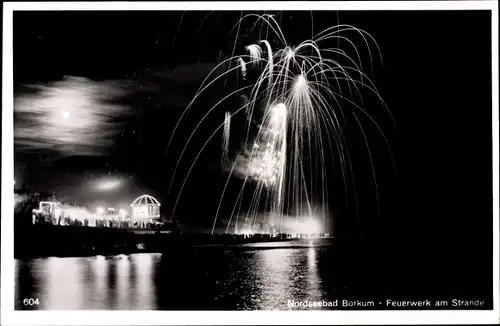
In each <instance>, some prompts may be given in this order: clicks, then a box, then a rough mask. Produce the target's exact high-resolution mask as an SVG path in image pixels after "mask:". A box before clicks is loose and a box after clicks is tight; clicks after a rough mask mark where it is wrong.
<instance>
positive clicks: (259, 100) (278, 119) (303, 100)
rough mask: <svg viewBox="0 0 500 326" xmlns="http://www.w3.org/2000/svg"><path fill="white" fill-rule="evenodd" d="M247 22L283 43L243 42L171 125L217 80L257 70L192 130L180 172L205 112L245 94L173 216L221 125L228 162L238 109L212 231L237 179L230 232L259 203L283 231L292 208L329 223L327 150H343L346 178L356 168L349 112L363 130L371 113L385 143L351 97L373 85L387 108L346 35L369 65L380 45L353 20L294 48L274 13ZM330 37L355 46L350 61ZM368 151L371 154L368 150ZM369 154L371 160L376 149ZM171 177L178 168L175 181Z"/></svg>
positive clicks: (303, 217)
mask: <svg viewBox="0 0 500 326" xmlns="http://www.w3.org/2000/svg"><path fill="white" fill-rule="evenodd" d="M247 19H255V20H256V21H257V22H262V23H264V24H266V26H267V29H268V30H269V31H271V32H272V33H273V34H274V35H275V36H276V38H278V39H279V41H280V43H281V44H279V45H278V46H277V47H275V49H276V50H274V51H273V48H272V46H271V43H270V42H269V41H267V40H261V41H259V42H258V44H250V45H248V46H246V47H245V49H246V51H247V52H248V54H247V55H240V56H234V57H231V58H228V59H226V60H224V61H223V62H221V63H220V64H219V66H217V67H216V68H215V69H214V71H213V72H212V73H211V74H209V76H207V78H206V79H205V81H204V82H203V83H202V85H201V86H200V89H199V91H198V92H197V94H196V95H195V97H194V99H193V101H192V102H191V103H190V105H189V106H188V107H187V109H186V110H185V111H184V112H183V114H182V116H181V119H180V120H179V122H178V123H177V125H176V128H175V129H174V133H173V135H172V138H173V136H174V134H175V130H176V129H177V126H178V125H179V123H180V121H181V120H182V119H183V118H184V116H185V115H187V114H188V112H189V110H190V109H191V107H192V105H193V103H194V102H195V101H196V99H197V98H198V97H199V96H200V95H201V94H202V93H203V92H205V91H206V90H207V89H209V88H210V86H211V85H212V84H213V83H214V82H215V81H217V80H219V79H221V78H226V79H227V78H228V76H229V74H230V73H234V72H235V71H239V72H240V73H241V76H242V78H243V79H244V80H247V79H248V70H249V69H253V70H255V71H257V72H258V77H257V79H256V81H255V82H251V83H250V84H249V85H245V86H242V87H240V88H238V89H237V90H236V91H234V92H232V93H231V94H229V95H227V96H226V97H224V98H223V99H221V100H220V101H219V102H218V103H217V104H216V105H214V106H213V107H212V108H211V109H210V110H208V112H207V113H206V114H205V116H204V117H203V118H202V119H201V120H200V122H199V123H198V125H197V126H196V128H195V129H194V131H193V132H192V134H191V136H190V137H189V139H188V141H187V142H186V144H185V146H184V149H183V151H182V153H181V155H180V156H179V159H178V161H177V165H176V169H177V167H178V166H179V164H180V162H181V159H182V156H183V154H184V152H185V150H186V148H187V146H188V144H189V142H190V140H191V139H192V138H193V137H194V135H195V133H196V131H197V129H198V127H199V126H200V124H201V123H202V122H203V121H204V120H205V119H206V117H207V116H208V115H209V114H210V113H212V112H213V111H214V110H215V109H216V108H218V107H219V106H220V105H221V103H223V102H224V101H226V100H227V99H228V98H230V97H232V96H234V95H240V96H243V97H244V98H245V99H246V100H245V104H244V105H242V106H241V107H240V108H238V109H237V110H236V111H235V112H233V113H232V114H229V113H228V112H226V115H225V120H224V122H223V123H221V125H219V126H218V128H216V130H215V131H214V133H213V134H212V135H211V136H210V137H209V139H207V142H206V143H205V144H204V145H203V146H202V148H201V149H200V152H199V153H198V155H197V156H196V158H195V160H194V161H193V162H192V163H191V166H190V169H189V171H188V175H187V176H186V178H185V179H184V180H183V183H182V186H181V189H180V192H179V193H178V195H177V198H176V201H175V205H174V208H173V213H175V209H176V206H177V204H178V201H179V198H180V195H181V193H182V190H183V189H184V186H185V184H186V181H187V178H188V177H189V174H190V173H191V170H192V168H193V167H194V164H195V163H196V160H197V159H198V157H199V156H200V154H201V151H203V150H204V149H205V147H206V145H207V144H208V142H209V141H210V140H211V139H212V138H213V137H214V136H215V134H216V133H217V132H218V131H219V130H220V129H221V128H222V127H223V162H226V159H227V155H228V141H229V125H230V120H231V117H232V116H234V115H236V114H238V113H240V112H245V113H246V115H247V124H246V129H247V132H246V137H245V140H244V142H243V146H242V148H243V149H242V150H241V153H240V154H239V155H237V156H236V159H235V160H234V162H233V164H232V165H231V166H230V168H228V172H229V175H228V179H227V181H226V183H225V187H224V190H223V192H222V195H221V198H220V203H219V206H218V209H217V212H216V215H215V217H214V221H213V228H212V232H214V230H215V226H216V223H217V219H218V215H219V211H220V208H221V205H222V202H223V199H224V196H225V193H226V189H227V186H228V184H229V181H230V179H231V178H232V177H233V176H237V177H240V178H241V179H243V186H242V187H241V189H240V192H239V194H238V199H237V200H236V203H235V204H234V207H233V210H232V214H231V216H230V220H229V222H228V224H227V226H226V232H228V231H229V228H230V226H231V222H232V218H233V216H234V217H235V218H236V224H235V229H236V228H237V223H238V219H239V218H240V216H242V217H243V216H244V218H245V223H244V224H245V225H253V223H255V220H256V218H257V216H258V210H259V205H260V204H261V203H262V202H265V203H266V204H267V205H266V207H268V211H269V214H268V215H267V217H266V219H267V221H268V222H269V223H271V224H273V225H276V226H277V227H278V231H279V232H281V231H282V230H283V220H284V219H283V217H284V216H285V215H286V214H287V212H288V211H291V210H292V211H293V212H294V215H295V216H296V218H297V221H298V222H301V221H307V220H309V219H310V218H312V217H313V215H316V214H318V215H319V216H320V218H321V219H322V220H321V223H323V225H324V222H325V221H324V219H325V217H326V215H327V211H326V210H327V207H328V205H327V201H328V185H327V183H326V180H327V177H326V166H327V165H326V162H327V160H333V161H335V159H334V157H333V154H332V150H330V151H328V148H331V149H335V151H336V152H337V153H338V155H339V157H340V159H339V163H340V164H339V166H340V173H341V174H342V176H344V177H346V176H348V174H349V173H352V166H351V163H350V159H349V155H348V151H347V147H346V139H345V137H344V134H343V130H342V124H343V123H345V122H346V116H347V114H351V115H352V116H353V117H354V118H355V121H356V122H358V123H359V124H360V127H361V122H360V120H359V118H358V115H359V114H361V115H364V116H365V117H367V118H368V119H369V120H370V121H371V122H373V124H374V125H375V126H376V127H377V128H378V129H379V131H380V132H381V134H382V136H383V137H384V140H385V141H386V143H387V145H388V142H387V139H386V138H385V136H384V134H383V133H382V130H381V128H380V127H379V126H378V124H377V123H376V122H375V121H374V120H373V119H372V118H371V117H370V115H369V114H368V112H366V111H365V109H364V108H363V105H362V100H361V103H360V104H358V103H356V102H355V101H354V100H353V99H352V98H356V97H357V98H360V99H361V88H364V89H368V90H369V91H371V92H372V93H373V94H375V96H376V97H377V98H378V99H379V100H380V102H381V103H382V105H383V106H384V108H385V109H387V107H386V106H385V103H384V102H383V100H382V99H381V97H380V96H379V94H378V92H377V90H376V88H375V86H374V85H373V83H372V82H371V81H370V79H369V78H368V77H367V76H366V75H365V74H364V73H363V67H362V64H361V59H360V52H359V51H358V48H357V47H356V45H355V43H354V42H353V41H352V40H351V39H350V38H348V37H346V36H344V35H343V34H345V33H349V32H350V33H354V34H356V35H358V36H360V37H361V39H362V41H363V44H364V45H366V47H367V48H368V52H369V57H370V63H372V53H371V51H370V46H369V42H371V43H373V44H375V46H376V48H377V52H378V53H380V50H379V48H378V45H377V43H376V42H375V40H374V39H373V38H372V37H371V36H370V34H368V33H367V32H365V31H362V30H359V29H357V28H355V27H353V26H350V25H338V26H334V27H331V28H328V29H326V30H324V31H323V32H320V33H319V34H317V35H316V36H315V37H313V39H311V40H307V41H304V42H302V43H300V44H299V45H298V46H296V47H291V46H289V45H288V44H287V42H286V39H285V36H284V35H283V33H282V31H281V29H280V27H279V25H278V23H277V21H276V20H275V19H274V18H273V16H271V15H257V14H249V15H246V16H244V17H242V18H241V19H240V21H239V22H238V24H237V29H238V31H239V29H240V25H241V24H242V22H243V21H245V20H247ZM257 22H256V23H255V24H257ZM331 40H341V41H344V42H345V43H346V44H348V45H349V46H350V47H351V48H352V49H353V50H354V52H355V54H356V57H355V58H351V57H350V56H349V55H348V54H347V53H346V51H344V50H343V49H340V48H338V47H337V48H321V47H320V44H321V43H323V42H327V41H331ZM332 57H335V58H336V59H333V58H332ZM340 59H342V61H343V62H347V64H346V63H343V64H341V63H340V61H341V60H340ZM233 62H237V63H238V64H237V66H236V67H231V66H230V64H231V63H233ZM223 66H229V69H227V71H226V72H225V73H222V74H220V75H218V76H217V77H215V78H213V76H214V75H215V74H216V73H215V71H216V70H220V67H223ZM210 78H213V80H211V81H210V82H209V80H210ZM341 85H347V90H348V92H347V94H346V93H345V92H343V87H342V86H341ZM242 94H243V95H242ZM345 102H347V103H348V104H349V106H350V107H351V108H352V109H351V110H344V109H343V105H342V104H343V103H345ZM387 112H388V110H387ZM391 118H392V117H391ZM255 120H258V121H260V124H259V125H258V126H256V129H257V133H256V136H251V130H254V129H255V126H254V125H253V123H252V122H253V121H255ZM363 135H364V134H363ZM172 138H171V139H170V142H171V141H172ZM365 140H366V137H365ZM170 142H169V145H170ZM367 146H368V145H367ZM167 150H168V148H167ZM368 151H370V150H369V148H368ZM328 152H330V156H329V155H327V154H328ZM369 153H370V152H369ZM369 155H370V159H371V154H369ZM391 155H392V154H391ZM306 161H307V162H308V164H309V166H310V168H309V169H306V168H305V165H306V163H305V162H306ZM311 167H313V168H311ZM372 169H373V163H372ZM174 177H175V171H174V176H173V177H172V180H173V179H174ZM373 177H374V184H375V188H376V187H377V182H376V178H375V174H373ZM318 180H319V181H318ZM250 185H251V186H252V187H253V188H252V189H254V190H253V196H252V198H251V201H250V204H249V205H248V207H247V208H246V212H245V211H242V209H241V200H242V197H243V195H244V190H245V188H248V186H250ZM344 186H345V187H347V184H346V183H344ZM346 190H347V188H346ZM169 191H170V189H169ZM376 191H377V189H376ZM346 192H347V191H346ZM317 204H320V205H321V207H323V208H322V209H321V210H322V211H321V212H318V213H316V209H315V208H314V209H313V208H312V207H314V206H316V205H317ZM286 211H287V212H286Z"/></svg>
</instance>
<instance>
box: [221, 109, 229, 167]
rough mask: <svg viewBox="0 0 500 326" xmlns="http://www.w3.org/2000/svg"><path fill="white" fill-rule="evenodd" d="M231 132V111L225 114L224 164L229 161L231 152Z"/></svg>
mask: <svg viewBox="0 0 500 326" xmlns="http://www.w3.org/2000/svg"><path fill="white" fill-rule="evenodd" d="M230 133H231V113H229V112H226V113H225V115H224V134H223V138H222V165H223V166H224V165H225V164H226V161H227V156H228V153H229V136H230Z"/></svg>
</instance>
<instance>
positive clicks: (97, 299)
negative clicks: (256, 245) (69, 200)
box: [15, 247, 327, 310]
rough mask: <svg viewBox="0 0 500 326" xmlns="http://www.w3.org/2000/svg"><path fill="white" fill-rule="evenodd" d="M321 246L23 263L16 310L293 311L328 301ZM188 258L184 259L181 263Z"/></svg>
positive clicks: (18, 268) (19, 264) (19, 262)
mask: <svg viewBox="0 0 500 326" xmlns="http://www.w3.org/2000/svg"><path fill="white" fill-rule="evenodd" d="M319 250H322V248H319V247H304V248H296V247H293V248H277V249H274V248H273V249H266V250H239V251H234V250H224V249H222V250H221V249H216V250H207V249H205V250H198V251H194V252H189V253H182V254H178V255H169V254H163V255H162V254H132V255H119V256H111V257H103V256H97V257H90V258H85V257H78V258H45V259H33V260H26V261H24V260H16V262H15V264H16V266H15V267H16V277H17V279H16V309H27V307H25V306H23V299H24V298H39V299H40V306H38V307H36V308H38V309H89V310H97V309H106V310H115V309H121V310H131V309H140V310H153V309H175V310H177V309H196V310H198V309H201V310H213V309H263V310H274V309H289V307H288V306H287V302H288V300H292V299H293V300H322V299H327V298H326V296H327V294H326V293H325V291H324V290H323V289H322V282H321V277H320V276H319V273H318V266H317V265H318V251H319ZM180 256H182V257H180Z"/></svg>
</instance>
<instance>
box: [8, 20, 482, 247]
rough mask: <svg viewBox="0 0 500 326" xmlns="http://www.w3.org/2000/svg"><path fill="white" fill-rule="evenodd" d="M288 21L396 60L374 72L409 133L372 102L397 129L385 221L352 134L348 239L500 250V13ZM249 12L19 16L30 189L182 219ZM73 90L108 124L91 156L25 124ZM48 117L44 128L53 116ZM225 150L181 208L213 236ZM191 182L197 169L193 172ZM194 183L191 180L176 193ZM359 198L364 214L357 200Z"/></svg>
mask: <svg viewBox="0 0 500 326" xmlns="http://www.w3.org/2000/svg"><path fill="white" fill-rule="evenodd" d="M273 14H276V15H277V16H276V17H277V19H278V21H280V22H281V27H282V30H283V32H284V34H285V35H286V36H287V38H288V39H289V41H290V43H292V44H298V43H299V42H300V41H302V40H304V39H307V38H310V37H311V35H312V34H313V33H312V31H311V26H314V32H315V33H317V32H319V31H321V30H323V29H325V28H327V27H329V26H332V25H335V24H337V23H339V22H340V23H342V24H350V25H354V26H356V27H358V28H361V29H364V30H365V31H367V32H368V33H370V34H371V35H372V36H373V37H374V38H375V40H376V41H377V42H378V45H379V47H380V51H381V54H382V58H383V64H382V63H381V62H380V60H378V59H377V57H376V56H375V57H374V61H373V67H372V69H371V70H370V68H369V66H370V65H369V61H367V56H366V55H367V53H366V52H363V53H362V55H363V57H364V59H363V60H364V61H363V62H364V64H365V65H366V67H368V68H367V69H366V70H365V72H366V73H367V74H368V76H369V77H370V78H371V79H372V80H373V82H374V84H375V86H376V87H377V88H378V90H379V92H380V95H381V96H382V98H383V99H384V101H385V102H386V103H387V105H388V107H389V109H390V110H391V112H392V115H393V117H394V121H395V125H393V124H392V121H391V119H390V116H389V115H388V114H387V113H384V112H383V111H382V110H381V106H380V103H379V102H378V101H376V99H374V98H367V100H366V102H365V107H366V108H367V110H370V113H371V114H372V115H373V117H374V119H375V120H376V121H377V122H378V123H379V124H380V126H381V128H382V129H383V131H384V134H385V135H386V137H387V139H388V141H389V143H390V146H391V149H392V152H393V154H394V163H395V167H396V169H395V170H394V169H393V165H392V163H393V162H392V161H391V156H390V152H389V151H388V148H387V146H386V144H385V143H384V141H383V138H381V137H380V134H379V133H378V130H377V129H376V128H375V127H374V126H373V125H370V123H369V121H364V122H363V126H365V132H366V134H367V137H368V139H369V142H370V149H371V154H372V159H373V163H374V169H375V172H376V178H377V186H378V196H379V201H378V203H379V205H380V206H379V209H380V213H378V211H377V201H376V195H375V187H374V182H373V175H372V172H371V165H370V163H369V162H370V161H369V157H368V156H367V151H366V146H365V145H364V141H363V138H362V136H361V134H360V132H359V128H358V127H357V126H356V125H354V124H349V125H347V126H346V129H345V132H346V135H347V137H348V139H349V148H350V153H351V158H352V162H353V174H354V178H355V182H354V183H352V180H351V181H350V182H351V184H350V185H349V187H348V189H347V194H346V191H345V188H344V183H343V182H344V180H342V178H339V177H338V176H337V177H336V178H334V176H335V173H333V172H331V171H333V167H332V169H331V171H330V172H331V173H329V176H331V184H332V187H331V191H330V194H329V197H330V198H329V199H330V201H331V202H332V203H333V204H332V207H331V209H332V212H333V213H332V214H334V215H335V223H333V227H334V228H335V232H336V233H337V234H346V235H347V234H360V233H362V234H379V235H381V234H383V235H397V236H401V237H406V236H410V235H414V236H417V237H422V238H426V239H429V238H430V237H433V236H437V237H441V238H442V239H446V240H443V241H447V242H446V243H449V246H454V244H453V243H454V242H453V241H452V240H453V239H457V240H460V243H462V244H461V245H460V246H465V245H464V244H463V239H471V241H470V242H468V244H467V246H469V247H468V248H470V247H474V248H476V246H477V248H480V247H479V246H480V245H481V246H482V245H483V244H484V242H485V241H486V243H490V242H488V241H490V239H491V225H492V221H491V214H492V205H491V198H492V183H491V173H492V165H491V159H492V155H491V154H492V153H491V145H492V142H491V57H490V54H491V49H490V47H491V45H490V43H491V42H490V41H491V36H490V33H491V28H490V21H491V17H490V13H489V12H480V11H476V12H468V11H460V12H459V11H457V12H444V11H440V12H424V11H422V12H418V11H416V12H396V11H393V12H382V11H381V12H340V13H338V12H334V11H331V12H314V13H312V14H311V13H310V12H299V13H291V12H275V13H274V12H273ZM240 16H241V13H240V12H223V13H220V12H212V13H207V12H188V13H183V12H71V13H70V12H57V13H53V12H33V13H30V12H17V13H15V14H14V78H15V93H16V94H15V95H16V104H15V123H16V126H15V128H16V133H17V132H18V131H19V129H20V128H19V126H22V128H28V127H29V128H31V129H26V130H28V131H30V130H32V131H33V132H32V133H31V134H29V135H26V134H24V136H23V137H25V138H23V139H22V140H20V139H19V137H17V138H16V153H15V159H16V161H15V169H16V171H15V173H16V187H18V188H19V187H20V186H21V185H22V183H23V182H22V181H21V180H23V181H24V183H25V185H26V186H27V187H29V188H31V189H37V190H47V191H55V192H56V194H57V195H58V196H59V198H61V199H64V200H68V199H69V200H75V201H78V202H79V203H82V204H86V205H88V206H90V207H94V206H96V205H98V204H100V203H103V202H106V203H111V202H114V203H120V204H121V203H122V202H123V203H128V202H130V201H131V200H133V199H134V198H135V197H136V196H138V195H140V194H142V193H149V194H152V195H154V196H156V197H157V198H158V199H159V200H160V201H161V202H162V204H163V205H162V211H163V212H165V213H166V214H168V212H169V210H170V209H171V207H172V205H173V201H175V196H172V194H171V195H170V196H167V190H168V187H169V184H170V179H171V176H172V171H173V168H174V166H175V162H176V158H177V156H178V154H179V151H180V150H181V149H182V146H183V145H184V144H185V140H186V139H187V138H186V137H187V136H188V135H189V133H190V131H191V130H192V128H193V126H194V125H195V124H196V122H197V121H198V120H197V119H199V118H200V117H201V116H202V115H203V114H204V111H203V108H204V107H205V108H206V107H208V106H209V105H210V103H211V104H213V103H214V102H216V101H217V99H218V98H220V96H221V94H223V93H224V91H225V89H224V88H222V87H219V88H216V89H215V90H214V91H212V92H210V93H207V95H206V96H204V97H203V99H202V100H201V101H198V103H201V104H197V106H196V107H195V110H193V113H192V114H190V116H189V118H188V119H187V121H186V124H185V125H183V127H182V128H180V129H181V130H180V131H179V134H178V135H177V136H176V137H177V138H176V140H175V141H174V145H173V149H171V150H170V151H169V154H168V156H166V155H165V154H166V153H165V149H166V144H167V142H168V140H169V137H170V136H171V133H172V130H173V127H174V125H175V123H176V121H177V119H178V118H179V116H180V114H181V112H182V110H183V109H184V108H185V107H186V105H187V104H188V103H189V101H190V100H191V98H192V96H193V95H194V93H195V91H196V89H197V88H198V87H199V85H200V83H201V82H202V80H203V79H204V78H205V77H206V76H207V74H208V72H209V71H210V69H212V68H213V67H214V66H215V65H216V64H217V62H218V61H219V60H220V59H222V58H225V57H228V56H230V55H231V52H232V50H233V46H235V43H234V39H235V38H234V34H230V32H231V30H232V28H233V27H234V25H235V24H236V22H237V21H238V19H239V18H240ZM311 17H312V20H311ZM311 22H313V24H312V23H311ZM245 33H246V32H244V33H242V35H243V36H242V37H241V40H239V41H238V42H237V43H236V52H238V53H243V51H244V50H243V46H245V45H247V44H248V43H247V42H255V41H256V40H255V39H252V38H251V37H246V38H245V35H246V34H245ZM360 48H362V47H360ZM362 51H365V50H362ZM228 83H229V84H228V85H229V86H227V87H228V88H230V87H232V86H231V81H229V82H228ZM35 84H37V85H38V88H37V89H35V88H34V87H33V85H35ZM68 85H72V86H74V85H79V86H78V87H80V88H79V89H80V91H82V92H83V93H85V92H88V93H85V94H84V95H81V94H79V95H78V96H84V97H86V98H92V101H96V102H95V103H94V104H95V105H94V106H93V110H94V111H96V112H94V113H95V115H92V117H93V118H94V119H96V121H95V122H96V124H97V126H98V130H94V133H92V129H91V130H86V132H88V133H87V134H86V138H85V139H83V138H82V139H81V140H78V141H77V143H79V145H74V144H73V145H72V146H66V147H65V146H63V145H61V144H60V143H58V142H57V141H55V144H54V143H52V144H45V143H42V142H36V141H35V142H33V140H30V139H29V138H30V137H32V136H33V134H35V135H37V134H36V133H37V130H39V129H37V128H40V127H38V126H37V124H36V123H32V122H31V123H30V121H31V120H30V119H33V115H30V114H32V112H31V113H30V112H29V111H30V110H31V109H30V108H32V107H33V105H31V104H30V103H31V102H27V103H24V102H23V103H24V104H23V105H24V106H25V107H27V108H28V109H26V110H25V111H26V112H24V111H23V110H20V107H21V105H19V103H20V102H19V101H22V100H23V99H24V98H28V99H30V101H33V103H35V104H34V105H35V106H36V105H38V104H36V103H37V101H39V100H40V98H41V96H39V95H40V94H42V95H43V94H45V95H47V94H49V95H50V94H52V93H53V92H54V90H60V89H64V88H65V87H68ZM89 89H91V90H90V91H89ZM92 89H93V90H94V91H92ZM103 91H104V92H105V93H106V94H108V95H107V97H106V98H105V99H98V96H95V94H97V93H99V92H103ZM93 92H95V93H93ZM55 105H56V104H48V106H50V107H52V108H53V107H54V106H55ZM57 105H60V106H62V107H64V106H65V105H69V106H71V105H72V104H67V103H66V104H64V103H62V104H61V103H58V104H57ZM76 109H78V108H76ZM196 109H198V111H197V110H196ZM99 110H102V111H101V113H102V116H100V115H99V114H98V113H99ZM199 112H202V113H199ZM80 118H81V119H82V121H83V119H85V116H81V117H80ZM219 118H220V115H219V116H217V115H216V116H214V118H213V119H214V121H216V120H217V119H219ZM37 119H39V120H37V121H39V122H38V123H39V124H42V125H43V124H44V122H43V119H44V117H43V115H38V116H37ZM219 122H220V121H219ZM213 125H214V124H213V123H212V124H211V122H210V121H209V122H208V123H207V124H206V126H204V127H202V128H201V130H200V131H199V134H200V136H199V137H197V138H196V140H195V141H194V142H193V145H192V148H190V149H189V150H188V153H187V154H186V159H185V160H186V162H188V161H189V159H190V158H192V157H193V155H196V153H197V150H198V149H199V147H200V146H201V145H202V144H203V142H204V140H205V139H206V138H204V135H205V136H206V135H209V134H210V133H211V132H212V130H213ZM27 126H28V127H27ZM64 127H65V126H62V127H61V128H62V129H61V130H64V129H63V128H64ZM68 137H69V136H68ZM35 138H39V137H38V135H37V137H35ZM85 142H87V143H85ZM89 144H95V146H93V147H92V146H90V145H89ZM219 148H220V142H219V141H218V139H214V141H213V144H210V145H209V148H208V149H207V150H206V154H203V155H202V156H201V157H200V161H199V163H198V164H197V165H196V169H195V170H194V171H193V174H192V176H191V178H190V179H189V182H188V183H187V186H186V189H185V190H184V193H183V196H182V197H181V201H180V204H179V207H178V210H177V212H176V219H177V220H178V221H179V222H182V223H186V224H189V225H195V226H196V227H199V228H204V227H207V226H208V225H211V223H212V217H213V213H214V212H215V211H214V210H215V208H216V205H217V203H218V198H219V196H220V190H221V187H222V186H223V185H224V181H225V176H224V175H223V173H221V171H220V151H219ZM186 165H188V164H187V163H183V164H182V166H184V167H185V166H186ZM184 170H185V169H183V168H182V167H181V172H180V173H179V175H180V176H182V175H183V173H185V171H184ZM102 178H119V180H121V181H122V184H123V186H122V187H121V188H120V189H118V190H116V191H114V192H109V193H102V192H98V191H96V190H95V188H93V184H94V183H95V182H98V181H99V180H102ZM353 185H355V187H354V186H353ZM178 187H179V182H178V181H176V182H175V183H174V186H173V189H174V191H173V192H174V194H175V192H176V191H178V189H179V188H178ZM354 188H355V189H356V196H357V200H358V205H354V204H353V189H354ZM346 200H347V201H346ZM427 245H428V246H431V245H430V244H424V246H427ZM464 248H465V247H464ZM481 248H484V247H481ZM488 248H491V246H489V247H488ZM443 250H444V249H443ZM478 250H479V249H478ZM480 250H482V249H480ZM488 250H491V249H488ZM485 254H489V252H488V251H486V252H485Z"/></svg>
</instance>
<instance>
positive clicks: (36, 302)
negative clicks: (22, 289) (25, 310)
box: [23, 298, 40, 306]
mask: <svg viewBox="0 0 500 326" xmlns="http://www.w3.org/2000/svg"><path fill="white" fill-rule="evenodd" d="M23 304H24V305H25V306H35V305H36V306H38V305H39V304H40V299H38V298H26V299H24V300H23Z"/></svg>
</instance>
